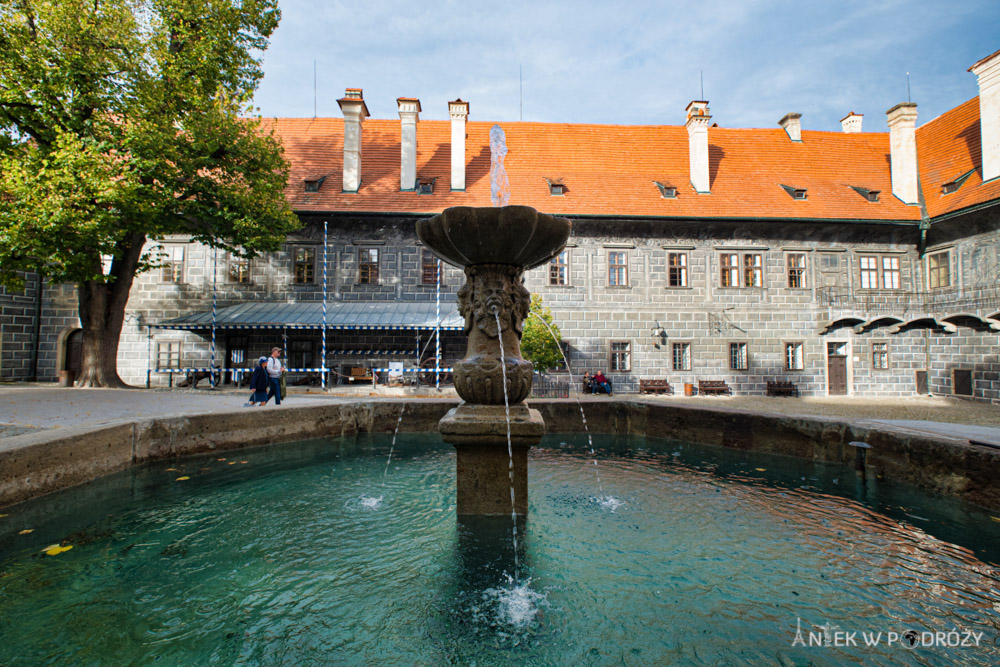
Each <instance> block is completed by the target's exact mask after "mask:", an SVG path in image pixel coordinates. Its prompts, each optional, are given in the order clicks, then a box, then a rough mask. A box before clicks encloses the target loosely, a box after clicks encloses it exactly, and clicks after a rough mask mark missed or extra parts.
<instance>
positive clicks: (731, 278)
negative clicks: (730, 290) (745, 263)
mask: <svg viewBox="0 0 1000 667" xmlns="http://www.w3.org/2000/svg"><path fill="white" fill-rule="evenodd" d="M719 267H720V269H721V270H722V273H721V276H720V278H721V282H720V283H719V284H720V285H721V286H722V287H739V286H740V256H739V255H737V254H735V253H726V254H723V255H719Z"/></svg>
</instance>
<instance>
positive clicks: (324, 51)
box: [255, 0, 1000, 131]
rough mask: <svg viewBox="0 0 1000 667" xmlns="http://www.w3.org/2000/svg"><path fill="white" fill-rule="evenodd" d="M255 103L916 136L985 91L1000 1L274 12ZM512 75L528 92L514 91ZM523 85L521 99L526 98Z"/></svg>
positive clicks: (329, 5) (315, 6)
mask: <svg viewBox="0 0 1000 667" xmlns="http://www.w3.org/2000/svg"><path fill="white" fill-rule="evenodd" d="M281 6H282V14H283V16H282V21H281V25H280V26H279V28H278V30H277V32H276V33H275V34H274V36H273V37H272V40H271V46H270V48H269V49H268V51H267V52H266V53H265V54H264V71H265V77H264V81H263V82H262V84H261V86H260V88H259V90H258V91H257V95H256V97H255V104H256V105H257V107H259V109H260V113H261V114H263V115H265V116H290V117H312V116H313V108H314V96H313V61H314V60H315V62H316V71H317V76H316V79H317V86H316V88H317V94H316V100H315V101H316V108H317V115H319V116H333V117H340V115H341V114H340V109H339V107H338V106H337V99H338V98H340V97H343V95H344V89H345V88H347V87H358V88H363V89H364V96H365V102H366V103H367V106H368V109H369V111H370V112H371V114H372V117H373V118H398V114H397V112H396V98H397V97H417V98H420V101H421V106H422V108H423V113H422V114H421V118H425V119H445V118H447V117H448V113H447V102H448V101H449V100H453V99H455V98H457V97H461V98H462V99H463V100H466V101H467V102H469V104H470V120H478V121H489V122H501V123H502V122H504V121H516V120H518V119H519V118H521V117H522V113H523V119H524V120H526V121H529V120H530V121H544V122H571V123H603V124H667V125H680V124H682V123H683V121H684V108H685V107H686V106H687V104H688V102H690V101H691V100H695V99H699V98H700V97H701V83H700V81H701V80H702V77H703V81H704V95H705V99H707V100H708V101H709V103H710V107H711V111H712V115H713V119H714V121H715V122H717V123H719V125H721V126H724V127H775V126H776V124H777V121H778V120H779V119H780V118H781V117H782V116H784V115H785V114H786V113H788V112H791V111H794V112H798V113H801V114H803V117H802V126H803V129H813V130H834V131H839V130H840V119H841V118H843V117H844V116H845V115H847V113H848V112H850V111H855V112H857V113H861V114H864V115H865V119H864V129H865V130H869V131H884V130H885V129H886V124H885V111H886V110H887V109H889V108H890V107H892V106H893V105H895V104H897V103H899V102H905V101H907V78H906V75H907V72H909V75H910V96H911V98H912V101H913V102H916V103H917V105H918V113H919V119H918V125H920V124H923V123H925V122H927V121H929V120H931V119H932V118H935V117H936V116H938V115H940V114H941V113H943V112H945V111H947V110H948V109H950V108H952V107H954V106H956V105H958V104H960V103H962V102H964V101H966V100H968V99H970V98H972V97H975V96H976V95H977V94H978V88H977V84H976V77H975V76H974V75H973V74H972V73H970V72H967V71H966V70H967V69H968V68H969V67H970V66H971V65H972V64H973V63H975V62H976V61H977V60H979V59H980V58H983V57H985V56H987V55H990V54H991V53H993V52H994V51H997V50H998V49H1000V0H963V1H962V2H948V1H947V0H884V1H880V0H862V1H855V0H839V1H836V2H834V1H818V0H798V1H797V2H793V1H789V0H784V1H776V0H742V1H738V0H700V1H699V0H685V1H676V0H660V1H659V2H655V1H646V0H642V1H635V2H614V1H613V0H605V1H604V2H592V1H590V0H569V1H567V0H563V1H562V2H545V1H543V0H535V1H534V2H531V1H522V0H508V1H506V2H493V3H485V2H484V3H480V2H476V0H465V1H453V0H441V1H438V0H431V1H430V2H423V3H421V2H413V1H412V0H408V1H406V2H401V1H396V0H370V1H369V2H355V1H345V0H328V1H320V2H317V1H316V0H309V1H308V2H307V1H306V0H284V1H283V2H282V3H281ZM519 68H520V69H521V72H522V74H521V79H522V83H521V84H519V72H518V70H519ZM519 86H520V87H523V96H519Z"/></svg>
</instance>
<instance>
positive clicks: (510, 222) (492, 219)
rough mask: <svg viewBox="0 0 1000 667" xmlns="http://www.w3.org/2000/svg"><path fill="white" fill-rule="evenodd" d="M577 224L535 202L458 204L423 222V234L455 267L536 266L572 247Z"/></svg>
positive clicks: (419, 225)
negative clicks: (537, 206)
mask: <svg viewBox="0 0 1000 667" xmlns="http://www.w3.org/2000/svg"><path fill="white" fill-rule="evenodd" d="M571 229H572V225H571V224H570V222H569V220H566V219H565V218H557V217H555V216H552V215H547V214H545V213H539V212H538V211H536V210H535V209H533V208H531V207H530V206H503V207H495V208H479V207H472V206H453V207H451V208H448V209H445V210H444V212H443V213H441V214H440V215H436V216H434V217H433V218H429V219H427V220H420V221H419V222H417V236H419V237H420V240H421V241H423V243H424V245H426V246H427V247H428V248H430V249H431V250H432V251H433V252H434V254H436V255H437V256H438V257H440V258H441V259H443V260H444V261H446V262H448V263H449V264H452V265H454V266H457V267H460V268H465V267H467V266H474V265H478V264H505V265H507V266H518V267H521V268H522V269H523V270H527V269H533V268H535V267H536V266H539V265H541V264H544V263H545V262H547V261H549V260H550V259H552V257H553V255H554V254H556V253H558V252H559V251H561V250H562V249H563V248H564V247H566V241H567V240H568V239H569V234H570V231H571Z"/></svg>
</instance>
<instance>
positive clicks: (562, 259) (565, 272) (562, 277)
mask: <svg viewBox="0 0 1000 667" xmlns="http://www.w3.org/2000/svg"><path fill="white" fill-rule="evenodd" d="M568 285H569V250H563V251H562V252H560V253H559V254H558V255H556V256H555V257H553V258H552V259H551V261H549V286H550V287H567V286H568Z"/></svg>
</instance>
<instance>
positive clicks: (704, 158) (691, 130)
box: [685, 101, 712, 194]
mask: <svg viewBox="0 0 1000 667" xmlns="http://www.w3.org/2000/svg"><path fill="white" fill-rule="evenodd" d="M685 111H686V112H687V123H685V126H686V127H687V131H688V155H689V157H690V158H691V185H692V187H694V190H695V192H698V193H700V194H708V193H709V192H710V190H709V183H708V124H709V123H710V122H711V121H712V116H711V115H710V111H709V109H708V102H704V101H694V102H692V103H691V104H689V105H687V109H685Z"/></svg>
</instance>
